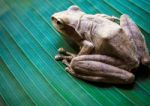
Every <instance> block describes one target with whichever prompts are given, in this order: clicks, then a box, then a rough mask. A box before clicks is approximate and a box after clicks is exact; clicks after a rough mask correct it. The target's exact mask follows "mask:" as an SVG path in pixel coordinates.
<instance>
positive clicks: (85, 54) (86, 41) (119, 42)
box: [51, 5, 150, 84]
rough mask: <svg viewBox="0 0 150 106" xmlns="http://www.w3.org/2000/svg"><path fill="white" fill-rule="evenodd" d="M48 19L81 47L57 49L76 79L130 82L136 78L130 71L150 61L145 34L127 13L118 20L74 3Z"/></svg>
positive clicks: (116, 82)
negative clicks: (90, 12) (70, 49)
mask: <svg viewBox="0 0 150 106" xmlns="http://www.w3.org/2000/svg"><path fill="white" fill-rule="evenodd" d="M51 20H52V24H53V25H54V27H55V28H56V30H57V31H59V32H60V33H61V34H62V35H63V36H64V37H66V38H69V39H70V40H71V41H73V42H75V43H76V44H77V45H78V46H79V47H80V51H79V53H78V54H77V55H75V54H72V53H70V52H67V51H65V50H64V49H63V48H60V49H59V52H60V53H61V54H64V55H57V56H56V59H57V60H62V62H63V63H64V64H66V65H67V67H66V70H67V71H68V72H69V73H70V74H72V75H74V76H76V77H78V78H81V79H83V80H88V81H94V82H104V83H114V84H129V83H133V82H134V79H135V76H134V74H133V73H132V72H133V70H135V69H136V68H137V67H139V64H143V65H147V64H149V63H150V58H149V54H148V49H147V46H146V43H145V40H144V36H143V35H142V33H141V31H140V30H139V28H138V27H137V26H136V24H135V23H134V22H133V21H132V19H130V17H129V16H128V15H125V14H124V15H122V16H121V17H120V19H118V18H116V17H113V16H108V15H105V14H95V15H91V14H86V13H84V12H82V11H81V10H80V8H79V7H77V6H75V5H73V6H71V7H69V8H68V9H67V10H66V11H62V12H58V13H55V14H53V15H52V16H51ZM115 20H119V21H120V24H118V23H116V22H115Z"/></svg>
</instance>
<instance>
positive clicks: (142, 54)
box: [120, 14, 150, 65]
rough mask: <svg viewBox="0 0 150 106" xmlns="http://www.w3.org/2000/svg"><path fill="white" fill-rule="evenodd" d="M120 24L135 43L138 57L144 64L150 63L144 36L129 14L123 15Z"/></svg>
mask: <svg viewBox="0 0 150 106" xmlns="http://www.w3.org/2000/svg"><path fill="white" fill-rule="evenodd" d="M120 26H121V27H122V28H123V30H124V31H125V33H126V34H127V35H128V36H129V39H130V40H131V41H132V42H133V43H134V44H135V47H136V49H137V54H138V58H139V60H140V61H141V63H142V64H144V65H146V64H149V63H150V57H149V53H148V49H147V46H146V42H145V39H144V36H143V35H142V33H141V31H140V30H139V28H138V27H137V25H136V24H135V23H134V22H133V20H132V19H131V18H130V17H129V16H128V15H125V14H124V15H122V16H121V17H120Z"/></svg>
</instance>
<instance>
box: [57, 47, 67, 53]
mask: <svg viewBox="0 0 150 106" xmlns="http://www.w3.org/2000/svg"><path fill="white" fill-rule="evenodd" d="M58 52H59V53H62V54H64V53H66V51H65V49H64V48H59V49H58Z"/></svg>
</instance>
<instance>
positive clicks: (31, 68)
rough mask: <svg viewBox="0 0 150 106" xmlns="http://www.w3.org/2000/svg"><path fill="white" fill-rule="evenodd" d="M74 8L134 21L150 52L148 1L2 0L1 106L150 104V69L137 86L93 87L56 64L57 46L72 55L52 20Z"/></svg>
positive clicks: (143, 70) (139, 75)
mask: <svg viewBox="0 0 150 106" xmlns="http://www.w3.org/2000/svg"><path fill="white" fill-rule="evenodd" d="M73 4H76V5H78V6H79V7H80V8H81V9H82V10H83V11H85V12H86V13H92V14H94V13H105V14H108V15H114V16H117V17H119V16H120V15H121V14H123V13H126V14H128V15H130V16H131V17H132V19H133V20H134V21H135V22H136V24H137V25H138V26H139V27H140V29H141V31H142V32H143V34H144V35H145V38H146V42H147V45H148V46H149V50H150V1H149V0H33V1H31V0H0V106H3V105H10V106H21V105H23V106H30V105H40V106H50V105H56V106H58V105H62V106H66V105H79V106H82V105H86V106H87V105H88V106H101V105H103V106H113V105H115V106H116V105H117V106H130V105H131V106H133V105H138V106H148V105H150V69H148V68H143V67H142V68H140V69H139V71H138V73H137V75H136V82H135V84H134V85H126V86H115V85H106V84H90V83H87V82H84V81H81V80H79V79H76V78H74V77H72V76H70V75H69V74H68V73H66V72H65V70H64V65H63V64H62V63H60V62H56V61H55V60H54V56H55V54H57V49H58V48H59V47H64V48H65V49H67V50H69V51H72V52H74V49H73V48H71V47H70V46H69V45H68V43H67V42H66V41H65V40H64V39H63V38H62V37H61V35H60V34H59V33H58V32H57V31H55V30H54V28H53V27H52V24H51V22H50V16H51V15H52V14H53V13H54V12H57V11H62V10H64V9H67V8H68V7H69V6H70V5H73Z"/></svg>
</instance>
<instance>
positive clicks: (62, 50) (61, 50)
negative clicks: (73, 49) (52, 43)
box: [58, 48, 76, 57]
mask: <svg viewBox="0 0 150 106" xmlns="http://www.w3.org/2000/svg"><path fill="white" fill-rule="evenodd" d="M58 52H59V53H60V54H63V55H67V56H72V57H75V56H76V55H75V54H73V53H70V52H68V51H66V50H65V49H64V48H59V49H58Z"/></svg>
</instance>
